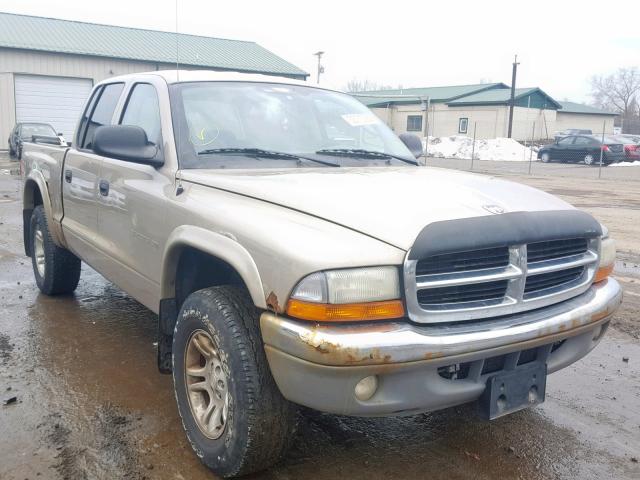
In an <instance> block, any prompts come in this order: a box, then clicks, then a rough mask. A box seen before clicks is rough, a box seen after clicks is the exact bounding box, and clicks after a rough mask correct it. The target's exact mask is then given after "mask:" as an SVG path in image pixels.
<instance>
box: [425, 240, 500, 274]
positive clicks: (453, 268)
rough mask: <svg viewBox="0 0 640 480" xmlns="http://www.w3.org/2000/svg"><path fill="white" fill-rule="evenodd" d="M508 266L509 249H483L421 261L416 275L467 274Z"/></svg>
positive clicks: (434, 256)
mask: <svg viewBox="0 0 640 480" xmlns="http://www.w3.org/2000/svg"><path fill="white" fill-rule="evenodd" d="M507 265H509V249H508V248H507V247H497V248H483V249H481V250H471V251H469V252H458V253H445V254H443V255H433V256H432V257H429V258H425V259H423V260H419V261H418V265H417V267H416V275H431V274H434V273H453V272H466V271H469V270H481V269H485V268H497V267H506V266H507Z"/></svg>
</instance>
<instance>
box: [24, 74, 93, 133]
mask: <svg viewBox="0 0 640 480" xmlns="http://www.w3.org/2000/svg"><path fill="white" fill-rule="evenodd" d="M92 87H93V81H92V80H91V79H89V78H67V77H52V76H45V75H15V76H14V90H15V102H16V122H18V123H22V122H36V123H48V124H50V125H51V126H52V127H53V128H54V130H55V131H56V132H60V133H62V134H63V135H64V136H65V138H66V139H67V140H71V138H72V136H73V132H74V131H75V128H76V123H77V121H78V119H79V118H80V114H81V113H82V106H83V105H84V102H85V100H86V99H87V97H88V96H89V94H90V93H91V88H92Z"/></svg>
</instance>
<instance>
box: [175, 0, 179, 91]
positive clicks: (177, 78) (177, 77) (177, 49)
mask: <svg viewBox="0 0 640 480" xmlns="http://www.w3.org/2000/svg"><path fill="white" fill-rule="evenodd" d="M176 80H178V81H180V37H179V36H178V0H176Z"/></svg>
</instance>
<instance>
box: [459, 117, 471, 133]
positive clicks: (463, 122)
mask: <svg viewBox="0 0 640 480" xmlns="http://www.w3.org/2000/svg"><path fill="white" fill-rule="evenodd" d="M468 127H469V119H468V118H461V119H460V120H458V133H467V129H468Z"/></svg>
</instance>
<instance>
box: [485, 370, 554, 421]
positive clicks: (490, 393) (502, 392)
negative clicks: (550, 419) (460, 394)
mask: <svg viewBox="0 0 640 480" xmlns="http://www.w3.org/2000/svg"><path fill="white" fill-rule="evenodd" d="M546 386H547V365H546V363H543V362H531V363H527V364H525V365H519V366H518V367H516V368H515V369H513V370H507V371H503V372H501V373H498V374H496V375H492V376H491V377H489V378H488V379H487V386H486V388H485V390H484V392H483V394H482V396H481V397H480V409H481V411H482V414H483V416H485V417H486V418H487V419H489V420H493V419H495V418H499V417H502V416H503V415H508V414H509V413H513V412H517V411H518V410H522V409H524V408H528V407H532V406H534V405H538V404H540V403H542V402H544V397H545V392H546Z"/></svg>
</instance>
